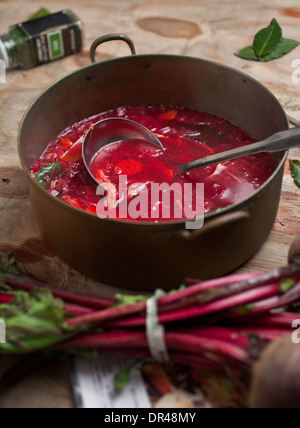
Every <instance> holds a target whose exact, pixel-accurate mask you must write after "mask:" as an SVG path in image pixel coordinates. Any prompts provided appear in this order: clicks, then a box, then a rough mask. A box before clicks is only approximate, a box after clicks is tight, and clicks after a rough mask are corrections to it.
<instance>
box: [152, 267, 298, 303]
mask: <svg viewBox="0 0 300 428" xmlns="http://www.w3.org/2000/svg"><path fill="white" fill-rule="evenodd" d="M299 274H300V264H298V263H293V264H290V265H288V266H285V267H283V268H280V269H274V270H272V271H270V272H266V273H263V274H257V273H255V274H242V275H233V276H229V277H225V278H219V279H216V280H212V281H206V282H200V283H199V284H198V285H194V286H193V287H191V288H188V289H186V290H182V291H180V292H178V293H175V294H174V295H170V296H166V297H163V298H162V299H161V301H160V304H162V305H165V304H167V303H173V302H174V301H176V300H177V298H180V299H183V298H185V297H190V296H192V295H194V294H200V293H203V292H205V291H207V290H211V289H214V288H219V287H226V288H227V290H226V291H227V293H230V294H235V293H240V292H242V291H247V290H252V289H255V288H258V287H262V286H265V285H267V284H273V283H275V282H278V281H279V280H281V279H282V278H289V277H294V276H297V275H299Z"/></svg>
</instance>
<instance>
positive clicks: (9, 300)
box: [0, 294, 14, 305]
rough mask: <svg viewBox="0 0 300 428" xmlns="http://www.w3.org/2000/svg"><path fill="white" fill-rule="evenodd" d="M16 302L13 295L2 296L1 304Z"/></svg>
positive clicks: (0, 295) (0, 296)
mask: <svg viewBox="0 0 300 428" xmlns="http://www.w3.org/2000/svg"><path fill="white" fill-rule="evenodd" d="M13 300H14V295H13V294H0V304H4V305H6V304H8V303H12V302H13Z"/></svg>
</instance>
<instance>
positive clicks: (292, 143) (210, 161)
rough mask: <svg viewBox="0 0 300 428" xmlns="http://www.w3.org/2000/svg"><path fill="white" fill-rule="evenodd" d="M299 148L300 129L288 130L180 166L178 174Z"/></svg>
mask: <svg viewBox="0 0 300 428" xmlns="http://www.w3.org/2000/svg"><path fill="white" fill-rule="evenodd" d="M297 146H300V127H296V128H292V129H288V130H287V131H282V132H278V133H277V134H274V135H272V136H271V137H269V138H267V139H266V140H264V141H260V142H259V143H253V144H249V145H247V146H243V147H238V148H237V149H233V150H228V151H226V152H222V153H218V154H216V155H213V156H208V157H206V158H202V159H197V160H195V161H192V162H188V163H185V164H183V165H180V166H179V167H178V168H179V172H180V174H185V173H187V172H191V171H194V170H196V169H200V168H204V167H207V166H210V165H216V164H218V163H221V162H226V161H230V160H234V159H238V158H241V157H244V156H249V155H254V154H256V153H263V152H268V153H274V152H281V151H283V150H289V149H291V148H293V147H297Z"/></svg>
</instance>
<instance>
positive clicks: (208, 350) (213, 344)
mask: <svg viewBox="0 0 300 428" xmlns="http://www.w3.org/2000/svg"><path fill="white" fill-rule="evenodd" d="M165 340H166V344H167V347H168V349H169V350H171V351H172V350H173V351H180V352H188V353H190V354H196V355H201V356H205V357H206V358H213V360H214V361H215V360H216V359H217V361H219V362H220V361H221V362H223V361H227V360H229V361H236V362H239V363H243V364H248V363H249V358H248V354H247V352H246V351H245V350H243V349H241V348H239V347H237V346H235V345H232V344H230V343H226V342H223V341H218V340H215V339H209V338H203V337H196V336H189V335H187V334H184V333H166V334H165ZM122 346H124V348H126V349H128V348H131V347H134V348H146V349H148V341H147V336H146V334H145V333H143V332H132V331H115V332H108V333H99V334H97V333H95V334H84V335H81V336H77V337H75V338H72V339H68V340H67V341H65V342H63V343H61V344H59V345H57V346H54V347H53V348H51V349H52V350H63V349H82V348H83V349H98V348H106V349H111V350H113V349H114V348H120V347H122Z"/></svg>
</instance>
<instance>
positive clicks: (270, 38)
mask: <svg viewBox="0 0 300 428" xmlns="http://www.w3.org/2000/svg"><path fill="white" fill-rule="evenodd" d="M281 37H282V30H281V27H280V25H279V24H278V22H277V21H276V19H275V18H274V19H273V20H272V21H271V23H270V25H269V27H267V28H264V29H263V30H260V31H259V32H258V33H257V34H256V36H255V37H254V42H253V47H254V51H255V53H256V55H257V56H258V57H263V56H265V55H267V54H268V53H270V52H272V51H273V49H274V48H276V46H277V45H278V44H279V42H280V40H281Z"/></svg>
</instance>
